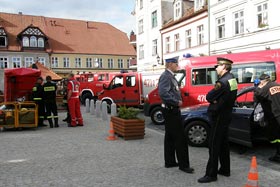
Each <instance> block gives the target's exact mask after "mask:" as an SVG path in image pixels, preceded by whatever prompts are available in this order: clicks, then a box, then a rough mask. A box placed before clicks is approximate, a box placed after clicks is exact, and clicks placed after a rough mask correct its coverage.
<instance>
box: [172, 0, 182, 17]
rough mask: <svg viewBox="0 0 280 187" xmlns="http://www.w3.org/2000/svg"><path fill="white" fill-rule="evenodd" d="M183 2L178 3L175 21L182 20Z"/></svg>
mask: <svg viewBox="0 0 280 187" xmlns="http://www.w3.org/2000/svg"><path fill="white" fill-rule="evenodd" d="M181 6H182V5H181V1H178V2H176V4H175V7H174V8H175V11H174V12H175V19H179V18H181V16H182V11H181V10H182V8H181Z"/></svg>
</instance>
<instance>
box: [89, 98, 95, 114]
mask: <svg viewBox="0 0 280 187" xmlns="http://www.w3.org/2000/svg"><path fill="white" fill-rule="evenodd" d="M94 107H95V106H94V99H92V100H90V114H91V115H94V110H95V108H94Z"/></svg>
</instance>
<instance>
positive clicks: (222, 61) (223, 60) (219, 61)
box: [215, 57, 233, 68]
mask: <svg viewBox="0 0 280 187" xmlns="http://www.w3.org/2000/svg"><path fill="white" fill-rule="evenodd" d="M232 63H233V61H231V60H229V59H227V58H222V57H217V65H216V66H215V68H217V67H218V65H224V64H228V65H231V64H232Z"/></svg>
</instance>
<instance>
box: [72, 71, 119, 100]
mask: <svg viewBox="0 0 280 187" xmlns="http://www.w3.org/2000/svg"><path fill="white" fill-rule="evenodd" d="M115 74H116V73H114V72H110V73H105V72H98V73H83V74H78V75H75V78H76V80H77V81H79V82H80V93H81V94H80V99H81V102H82V104H84V103H85V101H86V99H95V100H96V99H97V93H98V92H100V91H101V90H103V84H107V83H109V82H110V80H111V79H112V78H113V77H114V75H115Z"/></svg>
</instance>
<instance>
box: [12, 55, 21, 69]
mask: <svg viewBox="0 0 280 187" xmlns="http://www.w3.org/2000/svg"><path fill="white" fill-rule="evenodd" d="M12 63H13V68H20V67H22V62H21V57H17V56H14V57H12Z"/></svg>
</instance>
